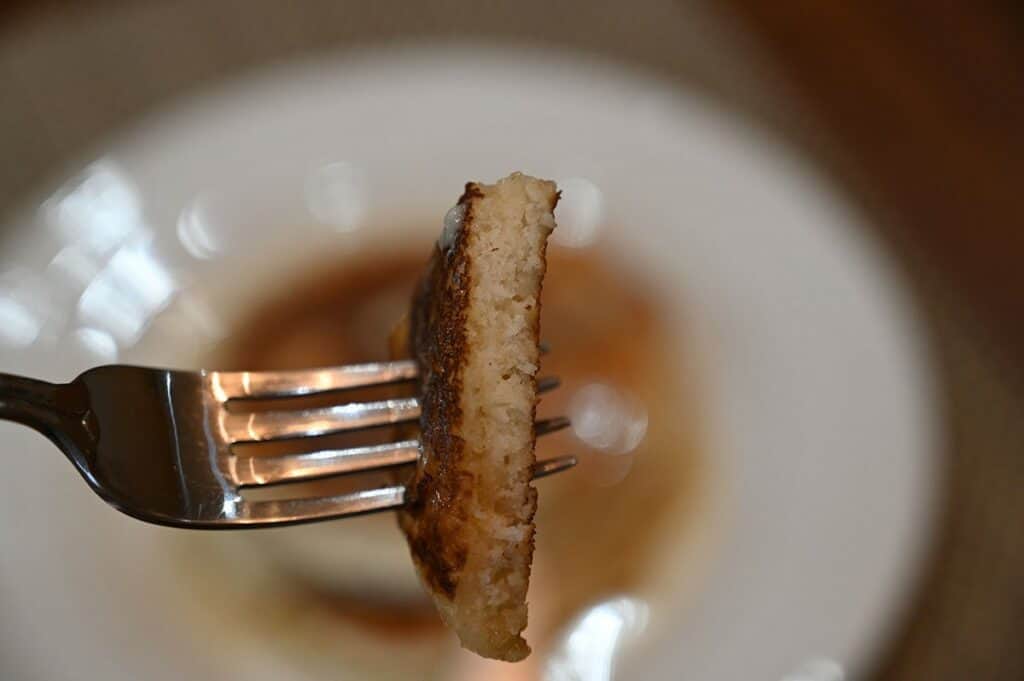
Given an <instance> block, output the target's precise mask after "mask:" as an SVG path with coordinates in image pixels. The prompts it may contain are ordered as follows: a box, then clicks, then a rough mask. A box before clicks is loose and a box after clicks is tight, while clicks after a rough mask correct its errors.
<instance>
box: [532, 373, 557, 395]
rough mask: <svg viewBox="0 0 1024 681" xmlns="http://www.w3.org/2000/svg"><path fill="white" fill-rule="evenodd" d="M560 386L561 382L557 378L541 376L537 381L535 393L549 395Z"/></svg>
mask: <svg viewBox="0 0 1024 681" xmlns="http://www.w3.org/2000/svg"><path fill="white" fill-rule="evenodd" d="M560 385H562V381H561V379H559V378H558V376H541V377H540V378H538V379H537V392H538V393H549V392H551V391H552V390H554V389H555V388H557V387H558V386H560Z"/></svg>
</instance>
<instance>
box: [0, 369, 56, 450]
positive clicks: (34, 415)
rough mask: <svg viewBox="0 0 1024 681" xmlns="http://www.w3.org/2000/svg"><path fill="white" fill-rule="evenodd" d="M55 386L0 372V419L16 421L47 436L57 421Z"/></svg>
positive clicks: (50, 433) (51, 432)
mask: <svg viewBox="0 0 1024 681" xmlns="http://www.w3.org/2000/svg"><path fill="white" fill-rule="evenodd" d="M59 387H60V386H58V385H55V384H53V383H47V382H46V381H37V380H36V379H34V378H25V377H24V376H14V375H11V374H3V373H0V419H4V420H7V421H16V422H18V423H21V424H23V425H26V426H28V427H30V428H33V429H35V430H38V431H39V432H41V433H43V434H44V435H47V436H51V435H52V434H53V429H54V428H56V427H57V426H58V424H59V422H60V417H59V414H60V412H61V411H62V410H61V405H60V399H59V398H60V393H59V390H58V389H59Z"/></svg>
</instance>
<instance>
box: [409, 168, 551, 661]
mask: <svg viewBox="0 0 1024 681" xmlns="http://www.w3.org/2000/svg"><path fill="white" fill-rule="evenodd" d="M557 201H558V192H557V190H556V187H555V184H554V183H553V182H550V181H544V180H538V179H535V178H532V177H528V176H526V175H522V174H520V173H514V174H512V175H510V176H509V177H507V178H505V179H503V180H500V181H499V182H497V183H496V184H493V185H480V184H476V183H472V182H471V183H469V184H467V185H466V191H465V193H464V194H463V195H462V197H461V198H460V199H459V202H458V204H457V205H456V207H455V208H453V209H452V211H450V212H449V214H448V215H447V216H446V218H445V227H444V231H443V233H442V235H441V238H440V239H439V241H438V244H437V246H436V247H435V249H434V253H433V255H432V257H431V259H430V262H429V264H428V266H427V270H426V272H425V274H424V276H423V278H422V280H421V281H420V283H419V285H418V287H417V289H416V292H415V295H414V298H413V304H412V308H411V311H410V317H409V325H408V329H407V330H405V332H404V333H403V332H399V333H397V334H396V339H397V341H398V343H399V344H400V345H407V349H408V352H409V354H411V355H412V356H413V357H414V358H415V359H416V360H417V362H418V363H419V365H420V370H421V378H420V400H421V404H422V416H421V418H420V427H421V440H422V443H423V456H422V458H421V460H420V463H419V465H418V467H417V471H416V475H415V478H414V479H413V481H412V483H411V484H410V488H409V492H410V501H409V503H408V504H407V506H406V508H404V509H403V510H402V511H400V513H399V523H400V525H401V527H402V530H403V531H404V532H405V534H406V537H407V538H408V540H409V545H410V548H411V550H412V556H413V560H414V562H415V564H416V567H417V569H418V571H419V573H420V576H421V578H422V580H423V582H424V583H425V584H426V586H427V587H428V588H429V590H430V592H431V594H432V595H433V597H434V600H435V602H436V604H437V607H438V610H439V611H440V613H441V616H442V618H443V619H444V621H445V622H446V623H447V624H448V625H449V626H451V627H452V628H453V629H455V631H456V633H457V634H458V636H459V639H460V641H461V642H462V645H463V646H464V647H465V648H468V649H469V650H472V651H474V652H476V653H478V654H480V655H483V656H485V657H493V658H497V659H501V660H507V661H516V660H521V659H523V658H524V657H526V656H527V655H528V654H529V652H530V648H529V646H528V645H527V644H526V641H525V640H524V639H523V637H522V635H521V633H522V631H523V629H524V628H525V627H526V618H527V609H526V592H527V587H528V584H529V577H530V564H531V562H532V560H533V534H534V525H533V516H534V513H535V512H536V509H537V492H536V490H535V489H534V488H533V486H532V485H531V483H530V477H531V467H532V465H533V463H534V461H535V457H534V451H533V450H534V441H535V433H534V427H533V421H534V416H535V411H536V404H537V383H536V373H537V367H538V363H539V349H538V343H539V337H538V335H539V319H540V292H541V283H542V280H543V277H544V270H545V265H546V263H545V249H546V244H547V238H548V235H549V234H550V233H551V230H552V229H554V226H555V220H554V213H553V211H554V208H555V204H556V202H557Z"/></svg>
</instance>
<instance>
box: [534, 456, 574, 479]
mask: <svg viewBox="0 0 1024 681" xmlns="http://www.w3.org/2000/svg"><path fill="white" fill-rule="evenodd" d="M576 463H577V461H576V457H575V456H556V457H555V458H553V459H545V460H544V461H538V462H537V463H535V464H533V479H534V480H536V479H538V478H546V477H547V476H549V475H554V474H555V473H561V472H562V471H566V470H569V469H570V468H572V467H573V466H575V465H576Z"/></svg>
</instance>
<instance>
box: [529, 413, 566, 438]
mask: <svg viewBox="0 0 1024 681" xmlns="http://www.w3.org/2000/svg"><path fill="white" fill-rule="evenodd" d="M571 425H572V422H571V421H569V419H567V418H565V417H564V416H556V417H555V418H553V419H542V420H540V421H537V423H535V424H534V426H533V427H534V432H535V433H536V434H537V437H543V436H544V435H550V434H551V433H557V432H558V431H560V430H565V429H566V428H568V427H569V426H571Z"/></svg>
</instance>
